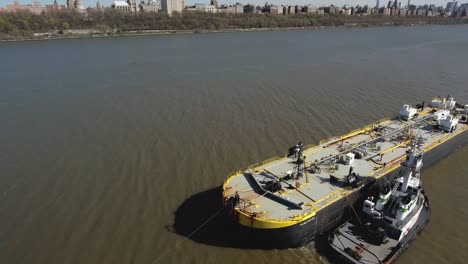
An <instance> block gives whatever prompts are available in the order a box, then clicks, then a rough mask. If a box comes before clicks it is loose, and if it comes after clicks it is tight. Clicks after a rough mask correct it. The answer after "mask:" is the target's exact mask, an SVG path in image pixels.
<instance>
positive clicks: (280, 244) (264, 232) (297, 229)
mask: <svg viewBox="0 0 468 264" xmlns="http://www.w3.org/2000/svg"><path fill="white" fill-rule="evenodd" d="M467 143H468V133H462V134H460V135H458V136H456V137H454V138H452V139H450V140H448V141H447V142H445V143H443V144H442V145H439V146H437V147H435V148H434V149H432V150H430V151H428V152H427V153H425V156H424V166H423V170H424V169H426V168H428V167H430V166H431V165H433V164H435V163H437V162H438V161H440V160H442V159H444V158H445V157H447V156H448V155H449V154H450V153H451V152H453V151H454V150H455V149H457V148H460V147H463V146H464V145H466V144H467ZM400 171H401V168H398V169H396V170H394V171H392V172H389V173H388V174H387V175H384V176H382V177H380V178H379V179H378V180H377V181H375V182H374V183H371V184H368V185H366V186H365V187H362V188H361V189H359V190H356V191H355V192H353V193H351V194H350V195H348V196H346V197H345V198H342V199H340V200H338V201H336V202H334V203H332V204H330V205H329V206H327V207H325V208H324V209H322V210H320V211H318V212H317V214H316V215H315V217H313V218H310V219H307V220H305V221H303V222H299V223H297V224H295V225H293V226H289V227H285V228H277V229H259V228H250V227H246V226H241V225H239V226H240V230H239V231H240V232H243V233H244V234H246V237H249V240H250V241H249V242H252V243H260V244H261V245H262V248H277V249H281V248H296V247H301V246H304V245H307V244H308V243H310V242H312V241H314V240H316V239H322V238H324V237H326V233H327V232H328V231H330V230H331V229H333V228H335V227H337V226H339V225H341V224H342V223H344V222H345V221H346V220H347V219H349V217H350V216H352V214H354V213H353V212H352V207H351V206H350V205H353V206H354V208H360V206H358V204H360V203H362V201H363V199H364V198H365V197H367V196H369V195H373V194H376V193H378V191H379V190H380V188H381V187H382V186H384V185H388V184H389V183H391V182H393V180H394V179H395V178H396V177H397V176H398V175H399V173H400Z"/></svg>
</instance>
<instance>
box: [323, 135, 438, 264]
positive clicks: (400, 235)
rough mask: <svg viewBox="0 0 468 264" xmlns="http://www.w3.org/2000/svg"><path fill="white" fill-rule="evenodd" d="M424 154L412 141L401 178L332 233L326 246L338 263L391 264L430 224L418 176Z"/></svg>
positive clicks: (427, 207) (367, 201)
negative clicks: (329, 246) (331, 250)
mask: <svg viewBox="0 0 468 264" xmlns="http://www.w3.org/2000/svg"><path fill="white" fill-rule="evenodd" d="M417 140H418V138H416V140H415V141H417ZM423 153H424V150H423V146H422V144H418V143H417V142H414V143H413V144H412V148H411V150H408V156H407V162H406V168H405V169H404V170H403V171H402V172H403V176H401V177H398V178H396V179H395V180H394V182H393V186H385V187H383V188H382V190H381V192H380V194H379V195H378V197H375V198H376V199H374V197H373V196H370V197H368V198H367V199H366V200H365V201H364V203H363V206H362V211H361V213H359V214H358V213H355V215H354V217H353V218H352V219H351V220H349V221H347V222H345V223H344V224H342V225H341V226H339V227H338V228H337V229H336V230H334V231H333V232H332V233H331V235H330V236H329V243H330V245H331V248H332V249H333V251H334V252H335V253H336V254H337V255H338V256H339V257H340V259H341V260H344V262H348V263H366V264H370V263H379V264H380V263H385V264H388V263H392V262H393V261H395V260H396V259H397V258H398V256H400V254H401V253H402V252H403V251H404V250H405V249H406V248H407V247H408V245H409V243H410V242H411V241H412V240H413V239H414V238H415V237H416V236H417V234H419V233H420V232H421V231H422V229H423V228H424V226H425V225H426V224H427V223H428V222H429V219H430V214H431V208H430V205H429V199H428V198H427V195H426V194H425V192H424V189H423V188H422V186H421V176H420V170H421V167H422V165H423V163H422V159H423ZM353 210H354V209H353ZM354 212H355V211H354ZM341 262H342V261H340V263H341Z"/></svg>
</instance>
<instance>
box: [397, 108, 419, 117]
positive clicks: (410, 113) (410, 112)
mask: <svg viewBox="0 0 468 264" xmlns="http://www.w3.org/2000/svg"><path fill="white" fill-rule="evenodd" d="M417 112H418V110H417V109H416V108H413V107H411V105H403V107H402V108H401V109H400V118H401V119H403V120H410V119H412V118H413V117H414V115H415V114H416V113H417Z"/></svg>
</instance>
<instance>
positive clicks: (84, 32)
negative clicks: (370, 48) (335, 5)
mask: <svg viewBox="0 0 468 264" xmlns="http://www.w3.org/2000/svg"><path fill="white" fill-rule="evenodd" d="M466 24H468V19H466V20H462V21H454V23H428V22H425V21H420V22H415V23H403V24H396V23H394V22H384V23H378V24H368V23H346V24H344V25H331V26H324V25H323V26H307V27H271V28H270V27H264V28H232V29H220V30H204V29H202V30H131V31H123V32H118V33H116V32H101V31H98V30H97V29H81V30H67V31H65V32H64V34H59V33H58V30H56V31H50V32H37V33H34V34H38V35H36V36H32V37H20V38H5V36H1V35H0V42H19V41H42V40H63V39H89V38H113V37H114V38H115V37H132V36H169V35H183V34H207V33H234V32H271V31H293V30H314V29H333V28H371V27H372V28H375V27H414V26H431V25H439V26H446V25H466ZM7 37H10V36H7Z"/></svg>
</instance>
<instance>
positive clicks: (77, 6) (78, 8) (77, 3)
mask: <svg viewBox="0 0 468 264" xmlns="http://www.w3.org/2000/svg"><path fill="white" fill-rule="evenodd" d="M75 10H76V11H78V13H85V12H86V10H85V8H84V6H83V3H82V2H81V0H75Z"/></svg>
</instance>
